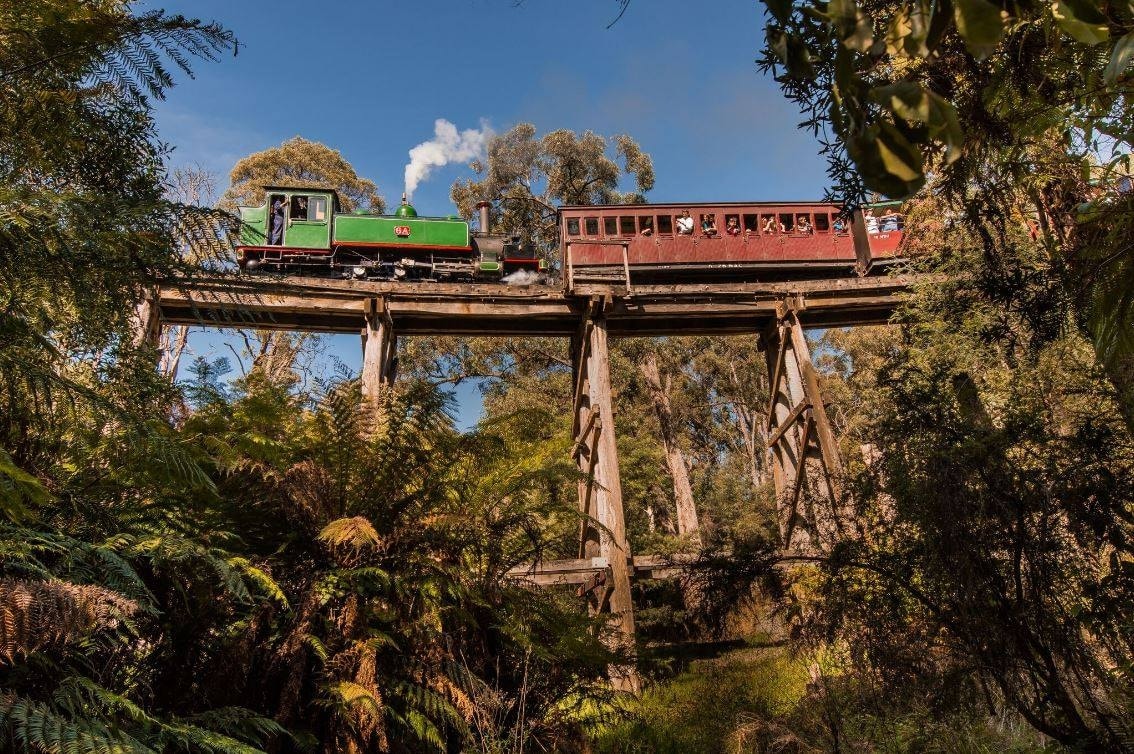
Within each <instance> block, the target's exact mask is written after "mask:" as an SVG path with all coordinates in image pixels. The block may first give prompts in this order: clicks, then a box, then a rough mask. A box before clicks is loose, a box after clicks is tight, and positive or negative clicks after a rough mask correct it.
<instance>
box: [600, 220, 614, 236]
mask: <svg viewBox="0 0 1134 754" xmlns="http://www.w3.org/2000/svg"><path fill="white" fill-rule="evenodd" d="M602 232H603V235H606V236H617V235H618V218H617V217H604V218H603V219H602Z"/></svg>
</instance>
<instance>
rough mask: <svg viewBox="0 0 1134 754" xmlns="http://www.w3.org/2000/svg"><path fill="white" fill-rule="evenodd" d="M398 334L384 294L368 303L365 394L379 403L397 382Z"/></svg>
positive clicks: (364, 345)
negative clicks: (395, 378) (388, 389)
mask: <svg viewBox="0 0 1134 754" xmlns="http://www.w3.org/2000/svg"><path fill="white" fill-rule="evenodd" d="M397 354H398V336H397V333H395V332H394V323H393V320H392V319H391V318H390V312H389V310H388V309H387V307H386V299H385V298H383V297H378V298H372V299H370V300H369V301H368V302H367V307H366V321H365V326H364V327H363V328H362V397H363V400H365V401H368V402H369V403H370V404H371V405H374V406H377V405H380V402H381V398H382V394H383V392H384V391H385V389H386V388H387V387H389V386H390V385H392V384H393V383H394V377H395V373H396V371H397Z"/></svg>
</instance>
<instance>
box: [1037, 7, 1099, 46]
mask: <svg viewBox="0 0 1134 754" xmlns="http://www.w3.org/2000/svg"><path fill="white" fill-rule="evenodd" d="M1051 14H1052V15H1053V16H1054V17H1055V21H1056V23H1058V24H1059V26H1060V28H1062V29H1063V31H1065V32H1067V33H1068V34H1070V35H1071V36H1072V37H1073V38H1074V39H1075V40H1076V41H1078V42H1082V43H1083V44H1088V45H1097V44H1101V43H1103V42H1105V41H1106V40H1107V37H1109V36H1110V32H1109V30H1108V29H1107V25H1106V16H1104V15H1103V14H1102V13H1100V12H1099V9H1098V8H1096V7H1095V6H1094V5H1093V4H1092V3H1090V2H1087V0H1055V2H1053V3H1052V4H1051Z"/></svg>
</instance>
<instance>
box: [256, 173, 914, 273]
mask: <svg viewBox="0 0 1134 754" xmlns="http://www.w3.org/2000/svg"><path fill="white" fill-rule="evenodd" d="M478 209H479V211H480V227H481V228H487V227H489V224H488V220H489V218H488V211H489V205H488V203H487V202H482V203H481V204H480V205H478ZM896 210H897V205H875V206H872V207H868V208H865V209H864V210H860V211H858V212H856V213H855V214H854V216H853V217H849V218H848V217H844V215H843V213H842V209H841V207H839V206H838V205H835V204H830V203H822V202H793V203H784V202H781V203H770V202H764V203H718V204H638V205H609V206H575V207H563V208H561V209H560V210H559V234H560V239H561V244H560V248H561V254H562V258H561V263H562V266H563V272H564V273H565V274H566V275H567V276H568V278H569V279H572V280H574V279H587V278H589V279H593V280H603V279H609V280H619V279H623V278H625V279H627V280H629V279H630V278H631V275H633V279H634V280H635V281H640V282H647V281H649V282H691V281H697V280H719V279H729V280H733V281H743V280H756V279H775V278H777V277H788V276H790V277H800V276H807V275H816V276H819V275H823V276H829V275H831V274H832V273H833V272H835V273H836V274H838V272H840V271H841V272H842V273H843V274H848V275H852V274H860V275H861V274H866V272H868V271H869V270H870V269H871V268H872V267H873V266H875V265H878V264H885V263H887V262H890V261H892V260H893V259H894V258H896V256H897V255H898V253H899V247H900V244H901V240H902V218H901V216H900V215H898V214H897V211H896ZM875 212H877V213H878V215H877V216H876V215H875ZM240 219H241V221H242V222H241V232H240V243H239V245H238V246H237V249H236V251H237V259H238V261H239V264H240V267H241V268H242V269H244V270H247V271H253V270H268V271H274V272H284V273H303V274H323V275H337V276H341V277H354V278H359V279H367V278H369V279H379V280H438V281H493V280H497V281H499V280H503V281H505V282H525V283H527V282H536V281H542V280H545V279H546V273H547V270H548V266H547V262H546V260H544V259H541V258H540V257H539V255H538V254H537V253H536V250H535V248H534V247H533V246H532V245H531V244H529V243H525V242H524V241H523V240H522V239H521V238H520V237H519V236H505V235H494V234H489V233H484V232H482V231H473V230H471V229H470V227H469V223H468V222H467V221H465V220H463V219H461V218H459V217H452V216H451V217H419V216H418V214H417V211H416V210H415V209H414V207H413V206H412V205H410V204H409V203H408V202H407V201H406V197H405V195H403V196H402V202H401V204H400V205H399V206H398V208H397V210H396V211H395V212H394V214H392V215H372V214H367V213H354V214H348V213H343V212H342V211H341V210H340V206H339V200H338V196H337V195H336V193H335V192H334V191H333V190H330V189H309V188H290V187H280V186H269V187H266V188H265V202H264V204H262V205H260V206H259V207H241V208H240Z"/></svg>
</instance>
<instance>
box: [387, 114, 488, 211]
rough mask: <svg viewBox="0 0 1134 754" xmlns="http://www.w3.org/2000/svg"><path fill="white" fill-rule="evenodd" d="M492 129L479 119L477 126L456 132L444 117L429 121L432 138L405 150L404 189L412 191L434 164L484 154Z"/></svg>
mask: <svg viewBox="0 0 1134 754" xmlns="http://www.w3.org/2000/svg"><path fill="white" fill-rule="evenodd" d="M491 136H492V129H491V128H489V127H488V124H487V123H484V122H483V121H481V124H480V129H479V130H478V129H475V128H469V129H466V130H464V131H461V132H459V133H458V131H457V127H456V126H454V125H453V124H452V123H450V122H449V121H447V120H445V119H444V118H438V119H437V120H436V121H435V122H434V123H433V138H432V139H430V140H429V141H426V142H422V143H421V144H418V145H417V146H416V147H414V148H413V149H411V150H410V151H409V158H410V161H409V164H408V165H406V193H407V194H410V195H412V194H413V192H414V190H415V189H416V188H417V186H418V184H419V183H421V182H422V181H424V180H425V179H426V178H428V177H429V174H430V173H432V172H433V169H434V168H439V167H442V166H443V165H448V164H449V163H450V162H467V161H468V160H472V159H474V158H476V157H480V156H482V155H484V147H485V144H486V143H487V142H488V139H489V138H490V137H491Z"/></svg>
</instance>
